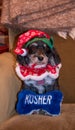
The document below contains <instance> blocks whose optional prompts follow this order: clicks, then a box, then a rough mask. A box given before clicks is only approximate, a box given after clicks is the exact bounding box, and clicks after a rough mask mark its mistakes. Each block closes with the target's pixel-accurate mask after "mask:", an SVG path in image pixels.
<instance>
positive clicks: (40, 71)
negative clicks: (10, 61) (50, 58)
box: [16, 63, 61, 81]
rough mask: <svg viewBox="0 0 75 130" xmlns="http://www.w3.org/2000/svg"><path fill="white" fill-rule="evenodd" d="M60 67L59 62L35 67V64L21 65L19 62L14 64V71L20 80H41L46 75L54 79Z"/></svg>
mask: <svg viewBox="0 0 75 130" xmlns="http://www.w3.org/2000/svg"><path fill="white" fill-rule="evenodd" d="M60 68H61V63H60V64H58V65H57V66H51V65H49V64H48V65H47V66H46V67H42V68H36V67H35V65H32V67H29V66H22V65H20V64H17V65H16V73H17V75H18V76H19V78H20V79H21V80H29V79H32V80H36V81H38V80H42V79H44V78H45V77H46V76H49V77H50V78H52V79H56V78H58V76H59V70H60Z"/></svg>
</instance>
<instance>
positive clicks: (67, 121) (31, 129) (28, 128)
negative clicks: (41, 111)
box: [0, 104, 75, 130]
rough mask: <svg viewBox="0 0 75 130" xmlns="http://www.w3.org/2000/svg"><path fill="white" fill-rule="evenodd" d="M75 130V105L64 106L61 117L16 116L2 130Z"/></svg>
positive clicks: (3, 125)
mask: <svg viewBox="0 0 75 130" xmlns="http://www.w3.org/2000/svg"><path fill="white" fill-rule="evenodd" d="M8 129H9V130H11V129H12V130H75V104H63V105H62V111H61V115H60V116H55V117H50V116H44V115H30V116H25V115H16V116H14V117H13V118H11V119H9V120H8V121H6V122H4V123H2V124H1V126H0V130H8Z"/></svg>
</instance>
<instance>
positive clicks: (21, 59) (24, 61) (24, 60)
mask: <svg viewBox="0 0 75 130" xmlns="http://www.w3.org/2000/svg"><path fill="white" fill-rule="evenodd" d="M17 61H18V63H19V64H21V65H23V66H24V65H28V64H29V62H30V59H29V57H28V56H21V55H17Z"/></svg>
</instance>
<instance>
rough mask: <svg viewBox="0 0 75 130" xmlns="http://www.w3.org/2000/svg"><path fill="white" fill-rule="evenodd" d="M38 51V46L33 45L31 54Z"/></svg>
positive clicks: (30, 49)
mask: <svg viewBox="0 0 75 130" xmlns="http://www.w3.org/2000/svg"><path fill="white" fill-rule="evenodd" d="M36 51H37V46H35V45H32V46H31V47H30V48H29V53H30V54H34V53H35V52H36Z"/></svg>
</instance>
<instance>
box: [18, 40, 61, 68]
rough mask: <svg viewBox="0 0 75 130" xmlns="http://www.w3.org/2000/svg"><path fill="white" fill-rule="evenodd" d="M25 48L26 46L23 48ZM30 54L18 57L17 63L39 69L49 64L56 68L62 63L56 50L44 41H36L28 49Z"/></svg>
mask: <svg viewBox="0 0 75 130" xmlns="http://www.w3.org/2000/svg"><path fill="white" fill-rule="evenodd" d="M23 48H25V46H23ZM27 49H28V53H27V55H26V56H21V55H18V56H17V61H18V62H19V63H20V64H21V65H23V66H25V65H28V66H31V65H36V67H37V68H40V67H45V66H46V65H47V64H51V65H52V66H55V65H56V64H59V63H60V62H61V60H60V57H59V55H58V53H57V52H56V50H55V48H53V49H50V47H49V46H48V45H47V44H46V43H44V42H43V41H40V40H39V41H36V42H34V43H32V44H30V45H28V47H27Z"/></svg>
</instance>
